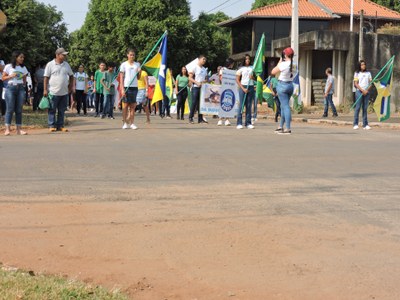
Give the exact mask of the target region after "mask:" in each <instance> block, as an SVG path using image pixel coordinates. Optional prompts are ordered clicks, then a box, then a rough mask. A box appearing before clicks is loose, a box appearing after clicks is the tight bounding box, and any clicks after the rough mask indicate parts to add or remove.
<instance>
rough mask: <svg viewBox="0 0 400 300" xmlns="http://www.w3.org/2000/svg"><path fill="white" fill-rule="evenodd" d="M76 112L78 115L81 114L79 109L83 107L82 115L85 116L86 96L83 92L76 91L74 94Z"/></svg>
mask: <svg viewBox="0 0 400 300" xmlns="http://www.w3.org/2000/svg"><path fill="white" fill-rule="evenodd" d="M75 101H76V111H77V112H78V115H79V114H80V113H81V107H82V106H83V114H84V115H86V95H85V91H83V90H76V92H75Z"/></svg>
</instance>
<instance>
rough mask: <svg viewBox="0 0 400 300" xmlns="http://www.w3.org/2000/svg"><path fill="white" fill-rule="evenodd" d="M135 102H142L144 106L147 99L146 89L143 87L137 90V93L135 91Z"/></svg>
mask: <svg viewBox="0 0 400 300" xmlns="http://www.w3.org/2000/svg"><path fill="white" fill-rule="evenodd" d="M136 102H137V104H142V105H144V106H146V105H147V102H148V99H147V97H146V90H145V89H140V90H138V93H137V96H136Z"/></svg>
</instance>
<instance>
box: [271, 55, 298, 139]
mask: <svg viewBox="0 0 400 300" xmlns="http://www.w3.org/2000/svg"><path fill="white" fill-rule="evenodd" d="M293 56H294V51H293V49H292V48H290V47H288V48H286V49H285V50H283V52H282V57H281V59H280V61H279V63H278V65H277V66H276V67H275V68H273V69H272V72H271V73H272V75H277V74H278V73H279V78H278V86H277V87H276V91H277V93H278V97H279V100H280V102H281V122H280V126H279V127H278V129H276V130H275V132H276V133H278V134H291V133H292V131H291V129H290V121H291V118H292V113H291V111H290V106H289V100H290V97H291V96H292V94H293V77H294V74H293ZM285 123H286V129H285V130H284V129H283V125H284V124H285Z"/></svg>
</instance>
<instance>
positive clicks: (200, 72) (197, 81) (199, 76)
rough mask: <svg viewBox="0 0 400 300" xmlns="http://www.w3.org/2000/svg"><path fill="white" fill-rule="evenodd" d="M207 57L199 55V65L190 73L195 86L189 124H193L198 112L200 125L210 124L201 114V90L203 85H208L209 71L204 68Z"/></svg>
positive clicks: (190, 80) (190, 78)
mask: <svg viewBox="0 0 400 300" xmlns="http://www.w3.org/2000/svg"><path fill="white" fill-rule="evenodd" d="M206 61H207V59H206V57H205V56H204V55H199V57H198V62H197V65H196V66H195V67H194V68H193V70H191V71H190V72H189V82H191V83H192V84H193V87H192V106H191V107H190V114H189V123H190V124H193V123H194V121H193V117H194V114H195V112H196V110H198V123H208V122H207V121H206V120H204V118H203V115H202V114H200V89H201V86H202V84H203V83H207V70H206V68H204V65H205V64H206Z"/></svg>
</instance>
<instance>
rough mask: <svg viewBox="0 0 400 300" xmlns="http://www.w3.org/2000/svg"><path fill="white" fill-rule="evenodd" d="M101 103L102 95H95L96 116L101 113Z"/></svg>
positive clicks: (102, 100)
mask: <svg viewBox="0 0 400 300" xmlns="http://www.w3.org/2000/svg"><path fill="white" fill-rule="evenodd" d="M103 102H104V95H103V94H99V93H96V98H95V108H96V115H99V114H101V113H102V112H103Z"/></svg>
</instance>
